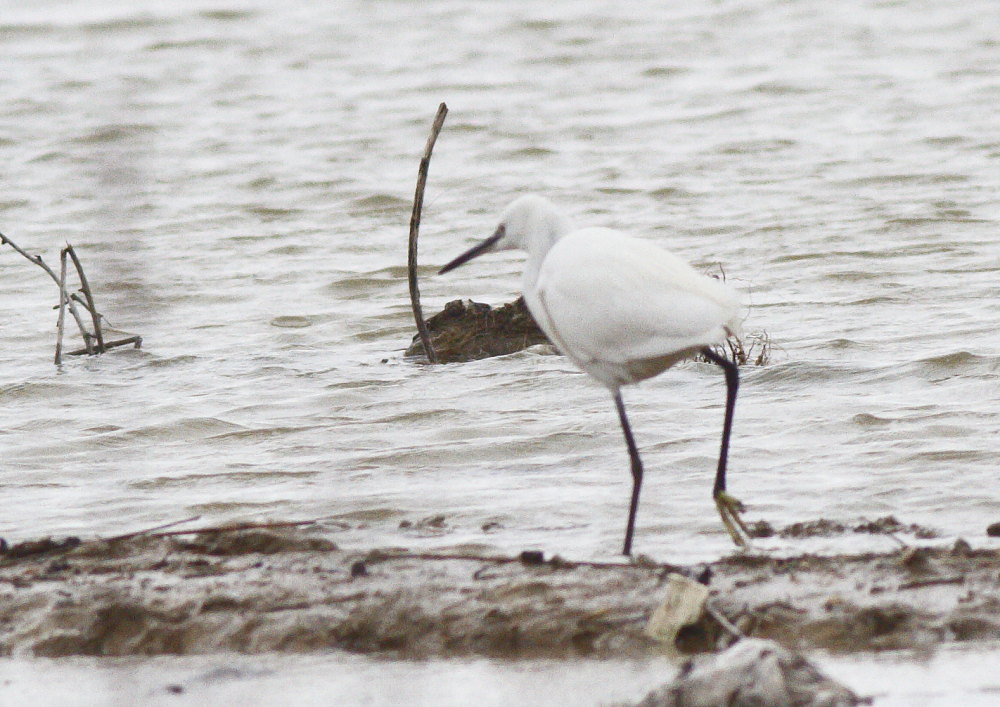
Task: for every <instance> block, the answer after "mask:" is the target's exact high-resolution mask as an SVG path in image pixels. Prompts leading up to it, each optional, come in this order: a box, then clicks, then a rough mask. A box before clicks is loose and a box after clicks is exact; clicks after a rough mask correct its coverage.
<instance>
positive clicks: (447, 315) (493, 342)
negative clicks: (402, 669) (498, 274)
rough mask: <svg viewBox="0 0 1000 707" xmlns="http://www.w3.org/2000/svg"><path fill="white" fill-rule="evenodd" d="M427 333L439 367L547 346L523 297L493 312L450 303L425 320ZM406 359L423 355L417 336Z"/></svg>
mask: <svg viewBox="0 0 1000 707" xmlns="http://www.w3.org/2000/svg"><path fill="white" fill-rule="evenodd" d="M427 330H428V332H429V333H430V335H431V345H432V346H433V348H434V352H435V353H436V354H437V357H438V360H439V361H440V362H441V363H457V362H460V361H475V360H476V359H480V358H490V357H491V356H503V355H505V354H511V353H515V352H517V351H521V350H522V349H526V348H528V347H529V346H535V345H536V344H548V343H549V340H548V338H547V337H546V336H545V334H543V333H542V330H541V329H539V328H538V325H537V324H536V323H535V320H534V318H533V317H532V316H531V313H530V312H529V311H528V307H527V305H525V303H524V298H523V297H518V298H517V299H516V300H514V301H513V302H509V303H507V304H505V305H503V306H502V307H496V308H493V307H491V306H490V305H488V304H483V303H482V302H473V301H472V300H460V299H457V300H452V301H451V302H449V303H448V304H446V305H445V307H444V309H443V310H441V311H440V312H438V313H437V314H435V315H434V316H433V317H431V318H430V319H428V320H427ZM405 355H406V356H423V355H424V347H423V344H422V343H421V342H420V338H419V337H418V336H414V337H413V340H412V342H411V343H410V346H409V348H407V349H406V354H405Z"/></svg>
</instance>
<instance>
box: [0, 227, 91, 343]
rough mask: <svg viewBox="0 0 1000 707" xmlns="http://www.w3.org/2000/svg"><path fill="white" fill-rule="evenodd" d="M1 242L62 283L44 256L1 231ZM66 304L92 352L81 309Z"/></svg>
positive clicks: (68, 303) (57, 283) (73, 304)
mask: <svg viewBox="0 0 1000 707" xmlns="http://www.w3.org/2000/svg"><path fill="white" fill-rule="evenodd" d="M0 244H6V245H9V246H10V247H11V248H13V249H14V250H16V251H17V252H18V253H20V254H21V255H23V256H24V257H25V258H27V259H28V260H30V261H31V262H33V263H34V264H35V265H37V266H38V267H40V268H41V269H42V270H44V271H45V272H47V273H48V274H49V277H51V278H52V279H53V281H55V283H56V285H60V282H59V276H58V275H56V274H55V272H53V271H52V268H50V267H49V266H48V263H46V262H45V261H44V260H42V256H40V255H30V254H29V253H27V252H26V251H25V250H24V249H23V248H21V247H20V246H19V245H17V243H15V242H14V241H12V240H11V239H10V238H8V237H7V236H5V235H4V234H2V233H0ZM66 304H67V305H68V306H69V312H70V314H72V315H73V319H75V320H76V325H77V326H78V327H79V328H80V335H81V336H82V337H83V341H84V343H85V344H86V345H87V352H88V353H90V352H91V346H90V332H88V331H87V327H86V326H84V324H83V317H81V316H80V310H78V309H77V308H76V304H75V303H74V302H73V301H72V300H70V301H68V302H67V303H66Z"/></svg>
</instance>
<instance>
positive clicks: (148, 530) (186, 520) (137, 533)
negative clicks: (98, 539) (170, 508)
mask: <svg viewBox="0 0 1000 707" xmlns="http://www.w3.org/2000/svg"><path fill="white" fill-rule="evenodd" d="M200 518H201V516H191V517H190V518H184V519H183V520H175V521H172V522H170V523H164V524H163V525H157V526H154V527H152V528H145V529H143V530H136V531H134V532H132V533H125V534H124V535H115V536H114V537H110V538H103V539H102V541H103V542H106V543H114V542H120V541H122V540H131V539H132V538H137V537H139V536H140V535H148V534H149V533H155V532H156V531H157V530H166V529H167V528H173V527H174V526H175V525H180V524H181V523H191V522H192V521H196V520H199V519H200Z"/></svg>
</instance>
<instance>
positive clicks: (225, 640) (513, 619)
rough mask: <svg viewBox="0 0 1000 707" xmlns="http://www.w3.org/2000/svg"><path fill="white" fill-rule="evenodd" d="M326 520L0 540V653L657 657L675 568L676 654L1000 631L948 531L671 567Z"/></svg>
mask: <svg viewBox="0 0 1000 707" xmlns="http://www.w3.org/2000/svg"><path fill="white" fill-rule="evenodd" d="M888 525H889V526H890V527H891V523H889V524H888ZM854 527H855V526H854V525H851V524H847V525H845V526H844V528H845V529H846V532H855V531H854ZM907 527H909V526H907ZM329 531H330V529H326V530H324V528H323V526H322V525H321V524H317V525H315V526H310V527H308V528H260V529H250V530H239V531H225V532H202V533H190V534H184V533H180V532H173V533H161V534H140V535H135V536H129V537H126V538H122V539H117V540H110V541H108V540H84V541H82V542H81V541H77V540H74V539H62V540H58V541H51V540H50V541H34V543H33V544H31V545H29V544H26V543H21V544H18V545H13V546H11V547H6V548H5V549H4V553H3V555H2V556H0V654H3V655H35V656H70V655H157V654H203V653H218V652H225V651H233V652H240V653H260V652H267V651H280V652H299V653H302V652H310V651H321V650H329V649H339V650H345V651H351V652H358V653H365V654H378V655H386V656H390V657H396V658H426V657H454V656H490V657H498V658H527V657H548V658H571V657H591V658H602V657H607V658H622V657H642V656H648V655H651V654H653V653H655V652H662V651H663V650H664V647H663V645H661V644H658V643H656V642H655V641H654V640H653V639H651V638H650V637H649V636H648V635H647V633H646V631H645V628H646V624H647V622H648V620H649V618H650V615H651V614H652V613H653V611H654V609H655V608H656V607H657V606H658V605H659V604H660V603H661V602H662V600H663V597H664V595H665V591H666V586H667V584H668V583H669V582H668V579H667V578H668V576H669V575H670V573H672V572H680V573H683V574H686V575H688V576H690V577H692V578H696V579H698V581H701V582H703V583H707V584H708V587H709V590H710V596H709V600H708V605H709V607H710V609H711V611H710V612H709V613H710V614H712V615H714V617H716V618H713V616H708V617H707V618H703V619H701V620H700V621H698V622H697V623H695V624H693V625H691V626H688V627H686V628H685V629H683V630H682V631H681V632H680V635H679V636H678V637H677V641H676V648H677V649H679V650H681V651H682V652H699V651H709V650H716V649H719V648H721V647H724V646H725V645H727V644H728V643H729V642H730V641H731V637H730V636H729V634H728V633H727V632H726V630H724V629H723V628H722V624H720V622H719V620H718V617H721V619H722V620H723V621H728V622H729V623H731V624H732V625H734V626H735V627H737V628H738V629H740V630H741V631H742V632H743V633H744V634H746V635H747V636H750V637H757V638H765V639H772V640H775V641H777V642H778V643H779V644H781V645H782V646H785V647H786V648H788V649H790V650H798V651H802V650H809V649H825V650H830V651H837V652H855V651H873V650H882V649H896V648H930V647H933V646H935V645H937V644H940V643H942V642H946V641H969V642H975V641H994V640H997V639H1000V551H998V550H995V549H972V548H971V547H970V546H969V545H968V543H965V542H964V541H959V542H957V543H955V544H953V545H950V546H948V547H941V546H940V544H939V545H938V546H931V545H930V544H927V545H926V546H920V545H919V544H915V545H912V546H901V547H900V548H899V549H898V550H897V551H894V552H889V553H867V554H859V555H835V556H818V555H811V554H802V555H797V556H791V557H772V556H768V555H765V554H755V553H743V554H734V555H732V556H729V557H726V558H723V559H721V560H719V561H717V562H714V563H711V564H708V565H700V566H696V567H676V566H671V565H664V564H658V563H653V562H649V561H645V560H644V559H643V558H638V559H637V560H636V561H634V562H631V563H627V562H621V563H585V562H569V561H566V560H563V559H560V558H559V557H551V558H548V557H544V556H542V555H541V553H537V552H536V553H530V552H529V553H524V554H522V555H521V556H519V557H499V556H498V557H491V556H480V555H446V554H441V555H435V554H427V553H422V554H419V553H409V552H406V551H403V550H371V551H367V552H358V551H355V550H343V549H339V548H338V547H337V546H336V544H335V543H333V542H332V541H331V540H330V539H329V535H331V533H330V532H329ZM777 532H779V533H780V532H781V531H780V530H779V531H777ZM888 532H892V531H888Z"/></svg>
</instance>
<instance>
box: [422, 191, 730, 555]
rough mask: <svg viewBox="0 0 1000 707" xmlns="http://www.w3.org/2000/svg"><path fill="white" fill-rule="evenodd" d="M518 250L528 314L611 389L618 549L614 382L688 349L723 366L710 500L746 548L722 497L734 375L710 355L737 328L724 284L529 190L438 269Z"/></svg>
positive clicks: (638, 465)
mask: <svg viewBox="0 0 1000 707" xmlns="http://www.w3.org/2000/svg"><path fill="white" fill-rule="evenodd" d="M513 248H519V249H521V250H523V251H526V252H527V254H528V259H527V262H526V263H525V267H524V279H523V283H522V288H523V292H524V299H525V302H526V303H527V305H528V310H529V311H530V312H531V314H532V316H534V318H535V321H537V322H538V325H539V326H540V327H541V328H542V331H544V332H545V334H546V335H547V336H548V337H549V340H550V341H552V343H553V344H555V346H556V348H558V349H559V351H561V352H562V353H563V354H564V355H565V356H567V357H568V358H569V359H570V360H572V361H573V363H575V364H576V365H577V366H579V367H580V368H581V369H583V371H584V372H586V373H588V374H590V375H591V376H592V377H594V378H596V379H597V380H598V381H600V382H601V383H603V384H604V385H606V386H607V387H608V389H609V390H610V391H611V395H612V397H613V398H614V401H615V407H616V408H617V409H618V419H619V420H620V421H621V426H622V431H623V432H624V433H625V443H626V445H628V453H629V457H630V459H631V462H632V500H631V504H630V505H629V512H628V525H627V526H626V528H625V547H624V549H623V550H622V552H623V554H625V555H630V554H631V552H632V534H633V531H634V528H635V515H636V510H637V508H638V506H639V490H640V488H641V486H642V461H641V460H640V459H639V450H638V449H637V448H636V444H635V439H634V437H633V436H632V429H631V428H630V427H629V423H628V418H627V417H626V415H625V405H624V404H623V403H622V396H621V387H622V386H623V385H626V384H629V383H636V382H638V381H641V380H644V379H646V378H650V377H652V376H655V375H657V374H659V373H662V372H663V371H665V370H666V369H668V368H670V367H671V366H672V365H674V364H675V363H677V362H678V361H681V360H683V359H686V358H689V357H691V356H693V355H695V354H698V353H701V354H702V355H703V356H704V357H705V358H707V359H708V360H709V361H712V362H713V363H715V364H717V365H719V366H721V367H722V370H723V371H724V372H725V377H726V415H725V420H724V422H723V427H722V448H721V450H720V452H719V465H718V468H717V470H716V473H715V485H714V486H713V488H712V496H713V498H714V499H715V505H716V507H717V508H718V510H719V515H720V516H721V517H722V523H723V525H725V527H726V530H727V531H729V535H730V536H731V537H732V538H733V541H734V542H735V543H736V544H737V545H740V546H745V545H746V544H747V541H746V537H748V536H749V533H748V531H747V527H746V525H745V524H744V523H743V520H742V519H741V518H740V515H739V514H740V511H742V510H743V507H742V504H741V503H740V502H739V501H737V500H736V499H735V498H733V497H732V496H730V495H729V494H728V493H726V458H727V456H728V452H729V435H730V431H731V430H732V425H733V408H734V406H735V404H736V389H737V387H738V385H739V373H738V371H737V368H736V364H734V363H732V362H731V361H729V360H727V359H725V358H723V357H722V356H719V355H718V354H716V353H715V352H714V351H713V350H712V349H711V345H712V344H717V343H721V342H723V341H725V340H726V337H727V336H729V335H730V334H731V333H733V332H734V331H736V330H737V329H738V328H739V309H740V305H739V300H738V298H737V296H736V294H735V293H734V292H733V291H732V290H731V289H730V288H729V287H728V286H727V285H725V284H724V283H722V282H720V281H719V280H716V279H714V278H711V277H708V276H706V275H702V274H700V273H698V272H696V271H695V270H694V269H693V268H692V267H691V266H690V265H688V264H687V263H685V262H684V261H682V260H681V259H679V258H677V257H676V256H674V255H672V254H670V253H668V252H666V251H664V250H662V249H660V248H658V247H656V246H654V245H652V244H650V243H647V242H645V241H641V240H638V239H635V238H631V237H629V236H626V235H625V234H623V233H620V232H618V231H615V230H612V229H609V228H581V229H576V230H574V228H573V227H572V225H571V224H570V222H569V220H568V219H567V218H566V217H565V216H564V215H563V214H562V213H560V212H559V211H558V210H557V209H556V208H555V207H554V206H553V205H552V203H551V202H550V201H548V200H547V199H545V198H543V197H540V196H535V195H527V196H522V197H520V198H519V199H517V200H515V201H514V202H513V203H511V204H510V206H508V207H507V209H506V210H505V211H504V212H503V216H502V218H501V220H500V225H499V226H497V229H496V231H495V232H494V233H493V235H492V236H490V237H489V238H487V239H486V240H485V241H483V242H482V243H480V244H479V245H477V246H475V247H474V248H471V249H470V250H468V251H466V252H465V253H463V254H462V255H460V256H458V257H457V258H455V259H454V260H452V261H451V262H450V263H448V264H447V265H445V266H444V267H443V268H441V270H440V273H446V272H448V271H449V270H452V269H454V268H457V267H458V266H459V265H462V264H463V263H466V262H468V261H469V260H472V259H473V258H475V257H476V256H478V255H482V254H483V253H488V252H492V251H498V250H509V249H513Z"/></svg>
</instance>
